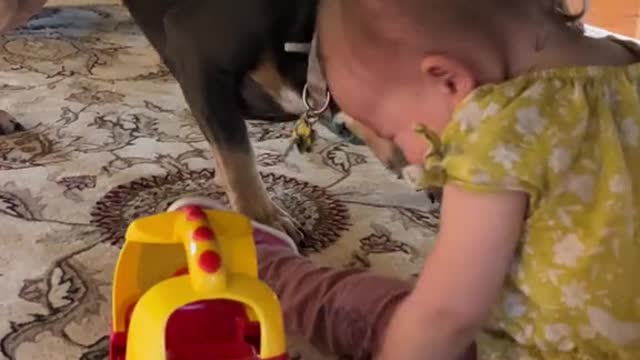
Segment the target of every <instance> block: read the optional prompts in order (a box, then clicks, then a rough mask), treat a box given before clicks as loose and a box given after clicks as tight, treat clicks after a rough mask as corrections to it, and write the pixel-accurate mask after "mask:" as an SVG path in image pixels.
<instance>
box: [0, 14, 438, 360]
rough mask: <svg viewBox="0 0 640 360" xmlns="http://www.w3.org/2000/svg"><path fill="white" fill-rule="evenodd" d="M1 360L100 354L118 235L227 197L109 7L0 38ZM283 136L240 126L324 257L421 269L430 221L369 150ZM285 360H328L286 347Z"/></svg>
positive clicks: (164, 87) (141, 46)
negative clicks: (301, 145)
mask: <svg viewBox="0 0 640 360" xmlns="http://www.w3.org/2000/svg"><path fill="white" fill-rule="evenodd" d="M0 44H1V47H0V109H4V110H7V111H8V112H9V113H11V114H13V115H14V116H16V117H17V118H18V119H19V121H20V122H21V123H22V124H23V125H25V127H26V128H27V131H26V132H24V133H20V134H15V135H11V136H4V137H0V229H1V232H2V235H1V236H2V240H1V241H0V354H2V356H0V358H2V359H18V360H40V359H47V360H69V359H82V360H102V359H106V358H107V341H108V338H107V334H108V332H109V322H110V321H109V317H110V290H111V277H112V272H113V267H114V263H115V260H116V257H117V255H118V250H119V246H120V245H121V244H122V239H123V232H124V230H125V228H126V226H127V224H128V223H129V222H130V221H131V220H133V219H135V218H137V217H140V216H145V215H150V214H153V213H156V212H160V211H163V210H164V209H165V208H166V206H167V204H169V203H170V202H171V201H173V200H175V199H177V198H178V197H180V196H181V195H183V194H186V193H193V192H199V193H204V194H207V195H210V196H213V197H217V198H221V199H222V198H223V197H224V194H223V192H222V191H221V189H219V188H218V187H216V185H214V184H213V182H212V178H213V175H214V173H215V169H213V168H212V164H213V161H212V160H211V154H210V153H209V150H208V146H207V143H206V142H205V141H204V139H203V136H202V135H201V133H200V131H199V130H198V128H197V127H196V126H195V124H194V122H193V119H192V118H191V117H190V115H189V111H188V109H187V108H186V105H185V103H184V100H183V98H182V95H181V93H180V92H179V89H178V87H177V85H176V83H175V81H174V80H173V78H172V77H171V76H170V75H169V74H168V72H167V70H166V69H165V68H164V67H163V66H162V65H161V64H160V63H159V60H158V57H157V56H156V54H155V52H154V51H153V50H152V49H151V48H150V47H149V45H148V43H147V41H146V40H145V38H144V37H143V36H142V34H141V33H140V31H139V30H138V29H137V28H136V27H135V25H134V24H133V23H132V21H131V20H130V18H129V16H128V14H127V12H126V11H125V10H124V9H123V8H121V7H119V6H110V5H101V6H93V7H84V8H83V7H59V8H49V9H47V10H45V11H44V12H43V13H42V14H41V15H40V16H39V17H38V18H36V19H34V20H33V21H32V22H31V23H30V24H29V25H28V26H27V27H25V28H22V29H20V30H19V31H16V32H14V33H12V34H9V35H6V36H4V37H2V38H0ZM290 129H291V125H290V124H286V125H282V124H278V125H274V124H269V123H264V122H259V121H252V122H251V123H250V131H251V138H252V139H253V141H254V144H255V147H256V152H257V154H258V161H259V164H260V167H261V169H262V176H263V178H264V181H265V183H266V184H267V187H268V190H269V192H270V193H271V194H272V195H273V196H274V197H275V198H276V199H277V201H278V202H279V203H280V204H281V205H282V206H283V207H284V208H286V209H288V210H289V212H290V213H292V214H294V216H295V217H296V219H297V220H298V221H299V222H300V223H302V224H304V226H305V227H306V228H307V230H308V231H309V233H311V234H312V238H311V239H309V244H310V245H309V247H308V248H307V249H306V250H307V252H308V254H309V256H311V257H313V258H314V259H316V260H317V261H319V262H322V263H325V264H330V265H333V266H336V267H366V268H372V269H373V270H375V271H379V272H382V273H386V274H394V275H397V276H402V277H409V276H412V274H414V273H416V272H417V271H418V269H419V268H420V264H421V261H422V258H423V255H424V251H425V250H426V249H428V247H429V245H430V241H431V240H432V239H433V235H434V232H435V228H436V226H437V210H436V209H435V207H434V206H433V205H430V203H429V201H428V200H427V198H426V197H425V196H424V195H421V194H416V193H414V192H412V191H410V190H409V189H408V188H407V186H406V185H405V184H404V183H402V182H401V181H399V180H397V179H395V178H394V177H393V176H391V175H390V174H389V173H387V172H386V170H384V169H383V167H382V166H381V165H380V164H379V162H378V161H377V160H376V159H374V158H373V157H372V155H371V154H370V152H369V151H368V149H367V148H365V147H360V146H352V145H349V144H346V143H344V142H342V141H341V140H340V139H338V138H336V137H335V136H333V135H332V134H330V133H328V132H322V131H321V134H320V135H321V136H320V139H319V143H318V144H317V148H316V151H315V152H314V153H313V154H311V155H307V156H301V155H297V154H294V155H292V156H291V157H289V158H287V159H286V160H285V159H283V157H282V155H281V154H282V153H283V151H284V149H285V148H286V145H287V139H288V137H289V134H290ZM290 342H291V344H292V354H293V355H294V356H293V358H294V359H304V360H309V359H329V358H331V357H329V356H328V355H320V354H318V353H316V352H315V351H313V349H308V348H306V347H305V346H304V345H303V344H300V343H299V342H297V341H296V340H295V334H292V336H291V341H290Z"/></svg>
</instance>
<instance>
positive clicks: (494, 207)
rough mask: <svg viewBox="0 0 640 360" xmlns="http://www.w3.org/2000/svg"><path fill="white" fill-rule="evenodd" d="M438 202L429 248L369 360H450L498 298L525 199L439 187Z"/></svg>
mask: <svg viewBox="0 0 640 360" xmlns="http://www.w3.org/2000/svg"><path fill="white" fill-rule="evenodd" d="M443 199H444V203H443V209H442V222H441V228H440V234H439V236H438V241H437V243H436V246H435V248H434V250H433V252H432V254H431V255H430V256H429V258H428V259H427V260H426V263H425V266H424V269H423V271H422V274H421V276H420V278H419V280H418V283H417V284H416V288H415V290H414V291H413V292H412V294H411V295H409V296H408V297H407V299H406V300H405V301H404V302H403V303H402V304H401V305H400V306H399V308H398V310H397V312H396V313H395V315H394V317H393V318H392V320H391V323H390V325H389V328H388V329H387V331H386V335H385V340H384V344H383V347H382V351H381V353H380V355H379V356H378V357H377V360H395V359H403V360H413V359H416V360H418V359H420V360H422V359H437V360H449V359H451V360H453V359H457V358H458V357H460V356H461V355H462V353H463V352H464V351H465V349H466V348H467V347H468V346H469V345H470V344H471V343H472V341H473V337H474V336H475V335H476V333H477V332H478V331H479V330H480V329H481V328H482V326H483V324H484V322H485V321H486V318H487V316H488V315H489V312H490V310H491V308H492V307H493V306H494V304H495V303H496V302H497V300H498V297H499V295H500V290H501V287H502V285H503V282H504V279H505V276H506V274H507V273H508V271H509V268H510V265H511V263H512V261H513V257H514V252H515V248H516V246H517V243H518V240H519V239H520V237H521V234H522V230H523V224H524V219H525V215H526V210H527V201H528V197H527V195H526V194H524V193H520V192H503V193H493V194H488V193H487V194H482V193H471V192H467V191H465V190H462V189H461V188H459V187H457V186H454V185H447V186H446V187H445V190H444V196H443Z"/></svg>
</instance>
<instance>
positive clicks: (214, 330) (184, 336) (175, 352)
mask: <svg viewBox="0 0 640 360" xmlns="http://www.w3.org/2000/svg"><path fill="white" fill-rule="evenodd" d="M256 328H257V329H259V327H256V326H255V325H254V324H251V322H250V321H249V318H248V317H247V314H246V311H245V307H244V306H243V305H242V304H240V303H237V302H233V301H229V300H207V301H201V302H197V303H193V304H189V305H186V306H183V307H182V308H180V309H178V310H177V311H176V312H175V313H173V314H172V315H171V317H170V318H169V321H168V323H167V329H166V332H165V334H166V351H167V355H168V356H167V357H168V359H170V360H259V357H258V356H257V354H256V352H257V351H259V349H258V346H257V345H258V344H250V343H249V342H248V340H249V339H251V340H257V341H258V342H259V338H260V336H259V333H258V334H255V331H256ZM251 342H254V341H251Z"/></svg>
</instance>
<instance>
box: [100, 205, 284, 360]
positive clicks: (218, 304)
mask: <svg viewBox="0 0 640 360" xmlns="http://www.w3.org/2000/svg"><path fill="white" fill-rule="evenodd" d="M207 302H209V303H207ZM205 303H207V304H209V305H211V306H212V307H214V308H215V309H222V308H224V307H225V306H234V305H233V304H240V305H241V309H243V310H244V311H243V314H241V315H244V314H246V319H248V320H249V321H250V322H252V323H254V324H256V323H257V324H259V344H257V348H258V349H259V355H257V354H256V355H255V356H253V357H251V356H249V355H246V354H245V355H238V354H244V353H243V352H240V353H238V352H237V351H236V352H235V353H234V351H232V350H233V349H235V348H237V347H234V346H235V345H229V344H223V343H222V342H221V341H223V340H220V339H218V340H216V339H212V341H213V342H214V343H212V344H204V345H203V344H200V345H202V346H201V348H200V349H201V350H202V349H208V350H211V349H213V350H215V349H218V350H215V351H214V352H216V351H217V352H216V353H217V354H218V355H216V356H217V357H212V356H213V355H207V354H208V352H207V351H208V350H207V351H204V350H203V351H200V350H193V348H192V349H191V350H193V351H191V350H190V349H186V350H185V349H184V347H188V346H189V345H187V344H180V346H175V345H172V346H173V347H174V348H176V349H177V348H181V349H182V350H180V351H182V355H180V354H178V355H176V354H177V353H174V355H173V356H171V355H170V354H171V353H172V349H171V346H169V344H168V341H169V340H168V337H169V335H170V334H169V333H172V334H175V335H176V336H177V337H182V338H183V337H184V336H186V335H185V334H188V333H189V332H191V333H192V334H194V335H193V336H200V335H198V332H197V330H195V327H197V328H198V329H200V330H202V331H201V332H207V334H209V333H211V334H218V335H220V336H221V337H224V338H225V339H227V338H228V337H227V335H226V334H225V332H226V331H227V330H226V329H219V328H213V329H214V330H215V331H212V330H206V328H207V327H212V326H217V324H218V323H219V324H220V326H223V325H225V324H226V325H229V324H231V325H233V324H235V322H234V321H236V320H237V321H240V320H241V319H240V317H242V316H238V317H237V319H236V318H233V319H230V318H229V319H224V321H223V320H220V321H217V320H216V319H215V317H214V318H213V319H214V320H212V321H204V320H203V321H204V322H202V321H201V323H200V324H195V323H194V324H193V326H194V328H191V329H190V328H189V327H191V324H187V325H184V323H185V320H181V321H177V320H176V322H175V323H180V322H181V323H182V324H183V329H180V330H176V326H173V327H172V330H169V323H170V322H171V319H172V317H174V318H177V317H176V314H178V313H179V312H180V311H181V310H180V309H186V308H187V307H189V306H192V308H194V306H193V304H205ZM131 309H132V310H131ZM217 311H218V312H217V313H216V314H221V312H220V311H221V310H217ZM112 314H113V319H112V343H111V357H110V358H111V359H112V360H125V359H126V360H169V359H171V360H173V359H186V358H189V359H196V358H197V359H211V360H214V359H216V360H227V359H229V360H236V359H238V360H245V359H270V360H271V359H273V360H275V359H278V360H280V359H286V358H287V356H286V340H285V335H284V325H283V319H282V311H281V308H280V304H279V302H278V299H277V297H276V295H275V294H274V293H273V292H272V291H271V289H270V288H269V287H268V286H267V285H266V284H264V283H263V282H261V281H260V280H259V279H258V266H257V258H256V249H255V245H254V241H253V227H252V225H251V222H250V221H249V219H247V218H246V217H244V216H242V215H240V214H237V213H232V212H225V211H204V210H202V209H200V208H198V207H187V208H185V209H182V210H179V211H174V212H167V213H162V214H158V215H154V216H150V217H147V218H142V219H139V220H136V221H134V222H133V223H132V224H131V225H130V227H129V229H128V230H127V233H126V241H125V244H124V247H123V249H122V251H121V253H120V257H119V259H118V263H117V265H116V271H115V275H114V281H113V309H112ZM203 314H204V313H203ZM222 314H224V315H225V316H224V317H226V315H227V314H225V313H222ZM129 315H130V318H129ZM229 316H231V315H229ZM182 318H185V317H184V316H182ZM202 318H204V316H202V315H196V316H195V317H194V316H191V317H190V318H189V319H196V320H197V319H202ZM212 323H213V324H212ZM230 327H232V328H234V329H235V327H234V326H230ZM242 328H243V327H240V329H242ZM229 331H230V332H233V331H237V329H235V330H233V329H229ZM207 334H204V335H207ZM231 335H233V334H231ZM227 340H228V339H227ZM216 341H217V342H216ZM123 342H124V344H123ZM221 347H222V348H224V349H226V350H220V349H221ZM229 349H231V350H229ZM186 353H189V355H184V354H186ZM245 353H246V352H245ZM123 354H124V355H123ZM221 354H222V355H221ZM225 356H226V357H225ZM234 356H235V357H234ZM243 356H244V357H243Z"/></svg>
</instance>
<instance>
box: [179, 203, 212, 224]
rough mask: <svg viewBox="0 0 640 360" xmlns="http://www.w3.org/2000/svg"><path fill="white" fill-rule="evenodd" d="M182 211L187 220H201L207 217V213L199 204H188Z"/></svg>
mask: <svg viewBox="0 0 640 360" xmlns="http://www.w3.org/2000/svg"><path fill="white" fill-rule="evenodd" d="M182 211H183V212H184V213H185V214H187V221H202V220H205V219H206V218H207V214H205V212H204V211H203V210H202V208H200V207H199V206H195V205H189V206H185V207H184V208H182Z"/></svg>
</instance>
